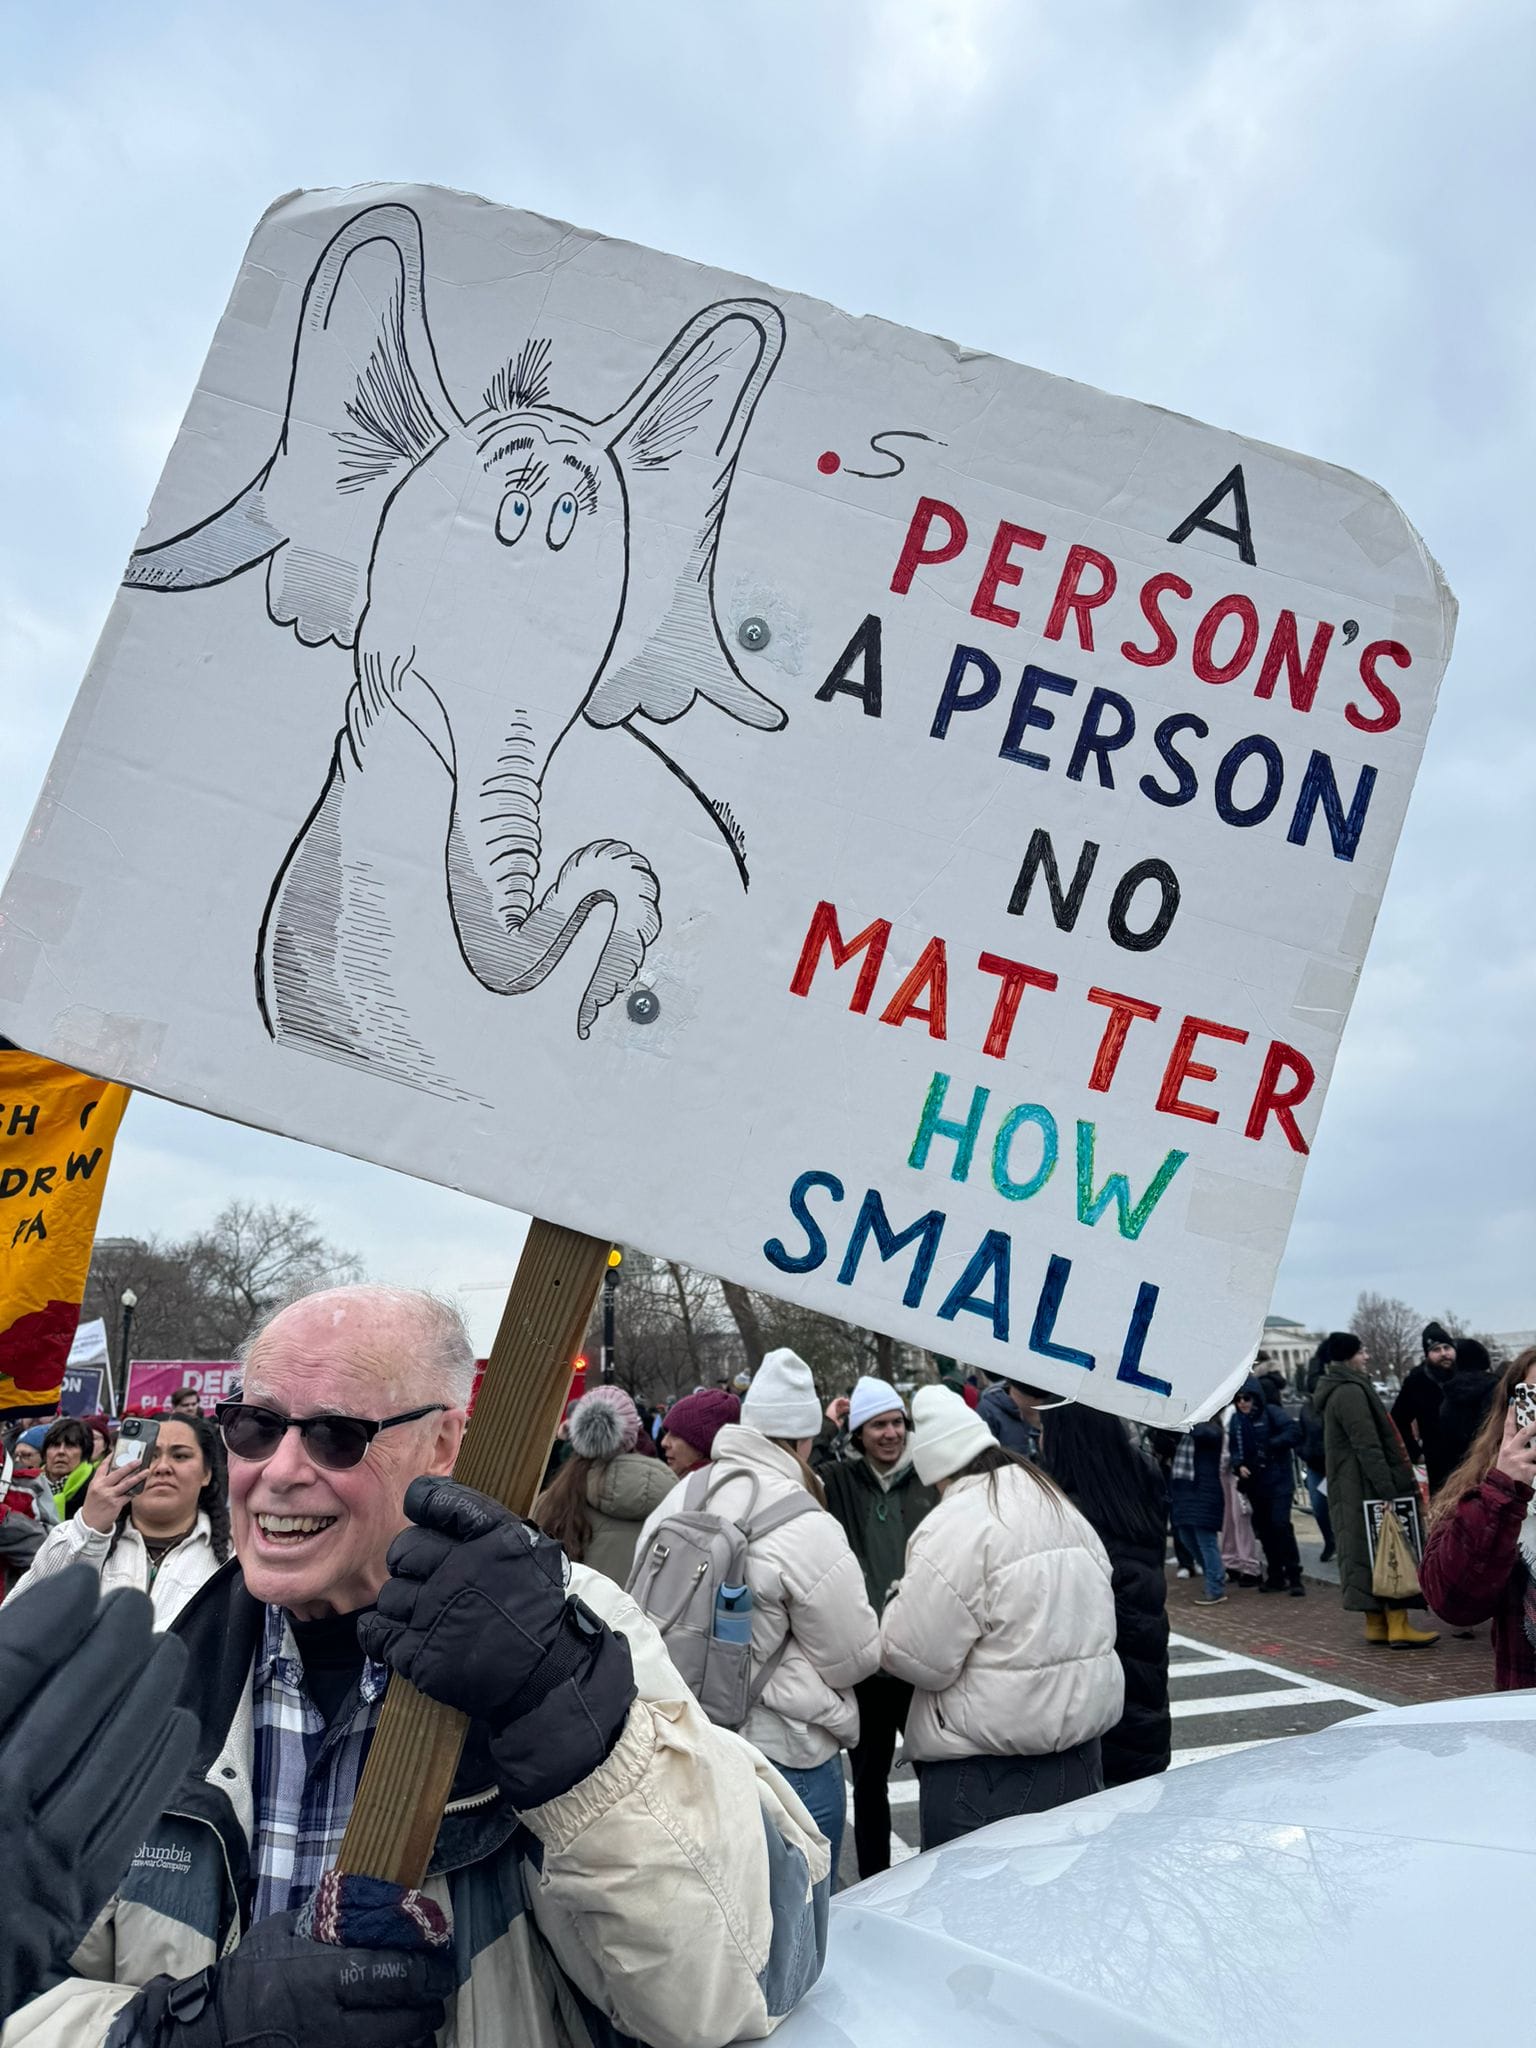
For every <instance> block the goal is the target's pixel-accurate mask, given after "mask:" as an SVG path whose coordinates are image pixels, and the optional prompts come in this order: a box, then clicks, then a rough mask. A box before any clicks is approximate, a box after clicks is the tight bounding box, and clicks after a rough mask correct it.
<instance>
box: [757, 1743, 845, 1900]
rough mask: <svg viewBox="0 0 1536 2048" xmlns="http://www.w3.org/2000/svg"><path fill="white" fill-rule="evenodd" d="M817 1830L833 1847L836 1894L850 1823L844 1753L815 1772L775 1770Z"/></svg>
mask: <svg viewBox="0 0 1536 2048" xmlns="http://www.w3.org/2000/svg"><path fill="white" fill-rule="evenodd" d="M774 1768H775V1770H777V1771H778V1772H779V1773H780V1775H781V1776H782V1777H783V1779H784V1782H785V1783H786V1784H787V1785H788V1786H789V1788H790V1790H791V1791H792V1792H793V1793H794V1794H795V1796H796V1798H797V1799H798V1800H799V1801H800V1803H801V1805H802V1806H803V1807H804V1808H805V1810H806V1812H807V1813H808V1814H809V1815H810V1816H811V1819H812V1820H813V1821H815V1823H816V1825H817V1827H819V1828H820V1829H821V1832H822V1833H823V1834H824V1835H825V1836H826V1838H827V1840H828V1841H829V1842H830V1843H831V1844H832V1884H831V1889H832V1890H833V1891H836V1890H837V1866H838V1862H839V1860H840V1859H841V1857H842V1853H843V1828H844V1825H845V1823H846V1822H847V1819H848V1790H847V1787H846V1785H845V1784H844V1782H843V1752H842V1751H841V1750H839V1751H838V1752H837V1755H836V1756H829V1757H828V1758H827V1760H826V1762H825V1763H824V1764H818V1765H817V1766H816V1768H815V1770H813V1771H791V1770H789V1769H787V1768H786V1767H785V1766H784V1765H783V1764H776V1765H775V1766H774Z"/></svg>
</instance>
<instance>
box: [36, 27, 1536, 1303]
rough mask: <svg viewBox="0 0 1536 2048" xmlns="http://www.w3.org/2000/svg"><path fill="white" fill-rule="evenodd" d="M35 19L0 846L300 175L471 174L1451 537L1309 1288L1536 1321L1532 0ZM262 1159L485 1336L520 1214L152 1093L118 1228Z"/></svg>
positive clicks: (267, 1178) (359, 1246) (1315, 1196)
mask: <svg viewBox="0 0 1536 2048" xmlns="http://www.w3.org/2000/svg"><path fill="white" fill-rule="evenodd" d="M0 33H3V47H4V48H5V51H6V61H5V64H4V67H3V70H0V170H3V189H4V191H5V233H4V238H3V239H4V246H5V265H4V290H3V292H0V433H3V445H4V449H5V474H6V488H5V490H4V492H3V494H0V677H3V686H4V690H5V703H6V706H7V709H8V713H9V717H8V721H7V725H6V739H5V760H6V773H5V776H4V778H3V781H0V850H8V849H9V848H11V847H12V846H14V844H15V843H16V841H17V839H18V837H19V835H20V833H21V831H22V829H23V828H24V825H25V822H26V818H27V814H28V811H29V809H30V806H31V803H32V801H33V798H34V796H35V795H36V792H37V789H38V786H39V783H40V781H41V778H42V775H43V772H44V769H45V767H46V765H47V761H48V758H49V755H50V753H51V751H52V748H53V745H54V742H55V740H56V738H57V736H58V732H59V729H60V727H61V725H62V723H63V720H64V717H65V714H66V711H67V709H68V706H69V703H70V700H71V698H72V696H73V694H74V691H75V688H76V685H77V683H78V681H79V678H80V675H81V673H82V671H83V669H84V667H85V663H86V661H87V658H88V656H89V653H90V649H91V646H92V643H93V641H94V639H95V636H96V634H97V632H98V630H99V628H100V625H101V622H102V620H103V618H104V617H105V614H106V611H107V608H108V606H109V604H110V603H111V600H112V596H113V591H114V587H115V585H116V583H117V579H118V577H119V575H120V574H121V570H122V565H123V562H124V559H125V557H126V555H127V553H128V550H129V548H130V547H131V545H132V544H133V540H134V537H135V535H136V534H137V532H138V529H139V526H140V523H141V521H142V518H143V514H144V510H145V507H146V505H147V504H148V501H149V497H150V494H151V492H152V490H153V487H154V483H155V479H156V477H157V476H158V474H159V471H160V468H161V465H162V463H163V461H164V459H165V456H166V453H167V451H168V449H169V447H170V444H171V441H172V439H173V437H174V434H175V431H176V428H177V425H178V423H179V421H180V418H181V414H182V411H183V409H184V407H185V405H186V402H187V399H188V397H189V396H190V393H191V391H192V388H193V385H194V383H195V381H196V378H197V375H198V371H199V369H200V367H201V363H202V359H203V355H204V353H205V351H206V348H207V345H208V341H209V338H210V336H211V334H212V332H213V328H214V325H215V323H216V321H217V319H218V317H219V315H220V312H221V311H222V309H223V306H224V302H225V300H226V298H227V296H228V294H229V290H230V287H231V284H232V282H233V279H234V276H235V272H236V269H237V267H238V264H239V261H240V257H241V254H242V252H243V250H244V247H245V243H246V241H247V239H248V237H249V234H250V232H251V229H252V228H253V226H254V225H255V223H256V221H257V219H258V218H259V216H260V215H261V213H262V211H263V210H264V209H265V207H266V206H267V205H268V204H269V203H270V202H271V201H272V200H273V199H274V198H276V197H277V196H278V195H279V194H281V193H284V192H287V191H290V190H292V189H294V188H296V187H302V186H324V185H350V184H356V183H360V182H364V181H367V180H410V181H416V180H420V181H433V182H437V183H441V184H446V185H453V186H458V187H461V188H465V189H468V190H471V191H475V192H479V193H482V194H484V195H486V196H488V197H490V198H492V199H495V200H499V201H503V202H506V203H509V204H514V205H518V206H523V207H526V208H529V209H532V210H535V211H538V212H542V213H546V214H550V215H553V216H556V217H558V218H561V219H565V220H570V221H574V222H576V223H578V224H580V225H581V226H584V227H588V228H594V229H598V230H601V231H603V232H606V233H609V234H612V235H616V236H625V237H629V238H631V239H633V240H635V241H639V242H647V243H651V244H654V245H655V246H657V247H660V248H663V249H666V250H670V251H675V252H677V253H680V254H683V255H686V256H691V257H695V258H697V259H699V260H701V261H703V262H705V263H711V264H716V265H719V266H721V267H723V268H725V269H727V270H733V271H740V272H743V273H745V274H746V275H748V276H750V277H756V278H760V279H762V280H764V281H766V282H768V283H770V284H773V285H777V286H779V287H783V288H789V289H795V290H799V291H802V292H807V293H810V294H813V295H815V296H818V297H822V298H826V299H830V300H832V301H834V302H836V303H837V304H839V305H841V306H843V307H844V308H846V309H848V310H850V311H853V312H877V313H881V314H884V315H887V316H889V317H890V318H892V319H895V320H898V321H902V322H905V323H907V324H909V325H912V326H915V327H919V328H925V329H930V330H936V331H938V332H939V333H942V334H945V335H947V336H950V337H952V338H954V339H956V340H959V341H961V342H964V343H966V344H968V345H971V346H974V347H979V348H985V349H990V350H995V351H997V352H998V353H1000V354H1003V355H1006V356H1011V357H1013V358H1015V359H1017V360H1019V361H1022V362H1026V363H1031V364H1036V365H1039V366H1040V367H1042V368H1044V369H1048V370H1052V371H1056V372H1060V373H1062V374H1064V375H1067V376H1071V377H1074V378H1078V379H1081V380H1084V381H1086V382H1089V383H1093V384H1098V385H1101V386H1104V387H1106V388H1107V389H1109V390H1111V391H1115V392H1123V393H1126V394H1128V395H1130V396H1132V397H1135V398H1140V399H1146V400H1151V401H1154V402H1156V403H1158V404H1160V405H1164V406H1168V407H1172V408H1174V409H1176V410H1178V411H1181V412H1186V413H1192V414H1195V415H1197V416H1199V417H1201V418H1204V419H1207V420H1210V421H1212V422H1214V423H1216V424H1217V425H1220V426H1224V427H1229V428H1232V429H1235V430H1237V431H1239V432H1241V433H1244V434H1249V435H1254V436H1257V437H1259V438H1261V439H1264V440H1268V441H1275V442H1279V443H1281V444H1282V445H1285V446H1288V447H1292V448H1296V449H1299V450H1302V451H1303V452H1305V453H1307V454H1310V455H1315V456H1318V457H1322V458H1325V459H1327V460H1329V461H1332V462H1336V463H1340V464H1343V465H1345V466H1346V467H1348V468H1350V469H1354V470H1358V471H1360V472H1362V473H1363V474H1364V475H1366V476H1368V477H1371V478H1374V479H1375V480H1376V481H1377V482H1379V483H1381V484H1382V485H1384V486H1385V488H1386V489H1387V490H1388V491H1390V492H1391V493H1392V495H1393V496H1394V497H1395V498H1396V499H1397V500H1398V502H1399V503H1400V504H1401V505H1402V506H1403V508H1404V509H1405V511H1406V512H1407V514H1408V516H1409V517H1410V518H1411V519H1412V520H1413V521H1414V523H1415V524H1416V525H1417V526H1418V527H1419V529H1420V531H1421V532H1422V533H1423V534H1424V536H1425V538H1426V540H1427V542H1428V544H1429V546H1430V549H1431V550H1432V552H1433V553H1434V554H1435V555H1436V556H1437V557H1438V559H1439V560H1440V562H1441V563H1442V565H1443V566H1444V568H1445V571H1446V574H1447V576H1448V578H1449V581H1450V584H1451V587H1452V588H1453V589H1454V591H1455V592H1456V594H1457V596H1458V598H1459V600H1460V604H1461V621H1460V628H1459V633H1458V638H1457V645H1456V653H1455V656H1454V658H1453V660H1452V664H1451V668H1450V671H1449V674H1448V676H1447V679H1446V682H1445V685H1444V688H1443V691H1442V694H1441V699H1440V709H1439V712H1438V714H1437V717H1436V720H1435V724H1434V727H1433V729H1432V732H1431V735H1430V740H1429V746H1428V750H1427V752H1426V755H1425V758H1424V765H1423V769H1422V772H1421V774H1420V777H1419V781H1418V785H1417V789H1416V792H1415V795H1414V798H1413V803H1412V807H1411V809H1410V811H1409V815H1408V823H1407V828H1406V830H1405V832H1404V835H1403V839H1402V843H1401V846H1400V848H1399V852H1398V856H1397V863H1396V867H1395V869H1394V871H1393V875H1392V879H1391V882H1390V884H1389V886H1388V890H1387V896H1386V902H1385V907H1384V909H1383V912H1382V916H1381V920H1380V923H1379V925H1378V927H1377V931H1376V937H1375V940H1374V943H1373V946H1372V950H1371V953H1370V957H1369V960H1368V963H1367V966H1366V970H1365V974H1364V978H1363V980H1362V982H1361V984H1360V991H1359V996H1358V999H1357V1002H1356V1005H1355V1010H1354V1015H1353V1018H1352V1020H1351V1022H1350V1024H1349V1027H1348V1030H1347V1032H1346V1035H1345V1039H1344V1048H1343V1053H1342V1057H1341V1059H1340V1061H1339V1065H1338V1068H1337V1071H1336V1075H1335V1079H1334V1083H1333V1088H1332V1092H1331V1095H1330V1097H1329V1101H1328V1106H1327V1109H1326V1111H1325V1114H1324V1116H1323V1119H1322V1124H1321V1128H1320V1130H1319V1132H1318V1135H1317V1141H1316V1146H1315V1153H1314V1159H1313V1163H1312V1165H1311V1167H1310V1170H1309V1174H1308V1178H1307V1182H1306V1186H1305V1189H1304V1192H1303V1195H1302V1198H1301V1205H1300V1209H1299V1211H1298V1215H1297V1219H1296V1224H1295V1228H1294V1230H1293V1232H1292V1237H1291V1244H1290V1249H1289V1252H1288V1254H1287V1258H1286V1261H1285V1265H1284V1267H1283V1269H1282V1273H1281V1280H1280V1285H1279V1287H1278V1290H1277V1293H1276V1297H1275V1303H1274V1306H1275V1308H1276V1310H1277V1311H1278V1312H1280V1313H1284V1314H1290V1315H1293V1316H1296V1317H1298V1318H1300V1319H1302V1320H1304V1321H1307V1322H1310V1323H1313V1324H1318V1325H1321V1326H1323V1327H1328V1326H1330V1325H1333V1324H1337V1323H1339V1322H1340V1321H1342V1320H1343V1319H1345V1318H1346V1317H1347V1315H1348V1312H1349V1308H1350V1306H1351V1304H1352V1302H1353V1300H1354V1298H1355V1296H1356V1294H1357V1293H1358V1291H1359V1290H1360V1289H1361V1288H1362V1287H1372V1288H1378V1289H1380V1290H1382V1291H1384V1292H1387V1293H1393V1294H1401V1295H1403V1296H1405V1297H1406V1298H1408V1299H1409V1300H1410V1301H1412V1302H1414V1303H1415V1304H1416V1305H1418V1306H1419V1307H1421V1308H1423V1309H1425V1310H1426V1311H1433V1310H1438V1309H1440V1308H1442V1307H1445V1306H1450V1307H1453V1308H1455V1309H1456V1310H1458V1311H1459V1312H1460V1313H1462V1314H1464V1315H1466V1316H1467V1317H1469V1318H1471V1319H1472V1320H1473V1321H1474V1322H1475V1323H1477V1324H1478V1325H1479V1326H1481V1327H1484V1328H1491V1329H1513V1328H1525V1327H1529V1326H1531V1325H1533V1324H1536V1281H1533V1277H1532V1276H1533V1272H1536V1261H1533V1258H1532V1253H1533V1250H1536V1175H1533V1172H1532V1149H1533V1148H1532V1137H1533V1130H1532V1125H1533V1116H1532V1100H1533V1090H1532V1086H1531V1067H1532V1058H1531V1045H1532V1013H1533V1009H1536V935H1533V928H1532V918H1531V887H1530V876H1531V872H1532V851H1533V823H1536V729H1533V721H1532V715H1531V704H1532V692H1531V679H1530V669H1531V660H1532V656H1531V639H1532V635H1531V627H1530V623H1529V619H1530V605H1531V599H1530V593H1531V591H1532V590H1533V588H1536V575H1533V566H1532V565H1533V557H1536V549H1533V545H1532V543H1533V532H1532V509H1531V507H1532V487H1531V476H1532V470H1533V461H1532V458H1533V454H1536V448H1533V439H1536V404H1533V388H1536V387H1533V379H1532V365H1533V363H1536V269H1533V264H1532V259H1531V255H1530V221H1531V216H1532V199H1533V196H1536V195H1533V178H1532V170H1533V156H1536V140H1533V136H1536V127H1533V123H1532V120H1531V111H1530V108H1531V89H1532V84H1533V80H1536V10H1532V9H1531V8H1530V7H1529V6H1527V5H1524V4H1521V0H1510V4H1507V5H1500V4H1481V0H1383V4H1377V0H1347V4H1343V5H1340V4H1339V0H1261V4H1242V0H1140V4H1130V0H1125V4H1109V0H1103V4H1095V0H1072V4H1067V0H1054V4H1031V0H835V4H833V0H808V4H796V0H772V4H769V0H639V4H637V0H565V4H564V5H561V6H556V7H550V6H541V7H538V8H534V7H527V6H523V5H521V4H518V0H497V4H494V5H490V6H483V7H482V6H477V5H459V4H455V0H436V4H434V5H433V6H432V7H430V8H428V7H426V6H424V5H422V4H421V0H412V4H410V5H406V6H398V7H397V6H390V5H387V4H382V0H376V4H372V5H369V6H367V7H366V8H361V7H358V8H354V7H344V6H336V5H327V4H326V0H303V4H300V5H287V4H282V0H267V4H266V5H264V6H263V7H261V8H259V9H255V8H251V7H249V6H243V7H239V8H235V7H231V6H227V5H223V4H217V0H197V4H196V5H193V6H185V7H177V6H172V5H167V4H160V5H155V6H143V5H138V4H134V0H126V4H125V0H113V4H112V5H103V6H88V5H74V6H70V7H68V8H53V9H43V8H38V7H35V6H32V5H30V4H25V0H23V4H20V5H6V6H0ZM209 853H210V858H216V857H217V849H216V848H210V849H209ZM231 1194H239V1195H243V1196H250V1197H254V1198H257V1199H268V1198H270V1199H274V1200H278V1201H284V1202H287V1201H295V1202H302V1203H304V1204H306V1205H308V1206H309V1207H311V1208H312V1209H313V1210H314V1211H315V1213H316V1215H317V1217H318V1219H319V1221H320V1223H321V1225H322V1227H323V1228H324V1229H325V1230H326V1231H327V1233H328V1234H329V1235H330V1236H331V1237H333V1238H334V1239H335V1240H336V1241H337V1242H339V1243H341V1244H344V1245H346V1246H349V1247H351V1248H353V1249H355V1250H357V1251H358V1252H359V1253H361V1255H362V1256H363V1258H364V1260H365V1261H366V1263H367V1265H368V1267H369V1269H370V1272H371V1273H372V1274H373V1275H375V1276H376V1277H380V1278H390V1279H396V1280H402V1281H424V1282H429V1283H432V1284H436V1285H439V1286H444V1287H447V1288H450V1289H466V1290H468V1291H467V1292H466V1293H465V1295H464V1299H465V1303H466V1306H467V1307H469V1309H470V1310H471V1313H472V1315H473V1316H474V1317H475V1320H476V1326H477V1334H478V1335H480V1336H481V1337H482V1338H484V1337H488V1335H489V1331H490V1329H491V1327H492V1326H493V1324H494V1316H495V1309H496V1306H497V1305H498V1303H499V1290H500V1289H502V1288H503V1287H504V1286H505V1283H506V1280H507V1278H508V1277H509V1275H510V1272H511V1269H512V1264H513V1261H514V1254H515V1251H516V1248H517V1245H518V1243H519V1242H520V1239H521V1234H522V1230H523V1228H524V1219H522V1218H521V1217H517V1216H513V1215H511V1214H509V1213H508V1212H505V1211H501V1210H498V1209H495V1208H492V1207H491V1206H489V1205H487V1204H485V1203H480V1202H475V1201H471V1200H469V1199H468V1198H465V1197H461V1196H457V1195H454V1194H452V1193H449V1192H445V1191H443V1190H439V1189H434V1188H429V1187H426V1186H423V1185H420V1184H417V1183H415V1182H412V1181H408V1180H405V1179H402V1178H401V1177H399V1176H398V1175H392V1174H389V1173H386V1172H384V1171H382V1170H380V1169H375V1168H370V1167H365V1166H360V1165H357V1164H355V1163H353V1162H351V1161H348V1160H344V1159H340V1158H337V1157H334V1156H330V1155H327V1154H324V1153H321V1152H317V1151H312V1150H310V1149H308V1148H305V1147H303V1146H301V1145H298V1144H296V1143H292V1142H289V1141H286V1140H282V1139H277V1138H272V1137H266V1136H262V1135H260V1134H257V1133H253V1132H246V1131H244V1130H241V1129H239V1128H237V1127H235V1126H232V1125H227V1124H221V1123H218V1122H216V1121H214V1120H213V1119H211V1118H208V1117H205V1116H201V1115H198V1114H196V1113H194V1112H192V1111H190V1110H183V1109H178V1108H175V1107H172V1106H169V1105H165V1104H160V1103H156V1102H153V1101H151V1100H149V1099H148V1098H145V1097H141V1098H139V1099H138V1100H137V1101H136V1102H135V1104H134V1105H133V1107H132V1108H131V1110H130V1112H129V1116H128V1120H127V1122H126V1124H125V1126H124V1130H123V1135H122V1138H121V1140H120V1142H119V1146H118V1153H117V1162H116V1165H115V1167H114V1170H113V1176H112V1180H111V1184H110V1187H109V1190H108V1194H107V1199H106V1206H105V1211H104V1217H103V1228H104V1229H107V1230H110V1231H113V1232H117V1233H134V1234H147V1233H150V1232H161V1233H176V1232H180V1231H184V1230H187V1229H190V1228H192V1227H194V1226H196V1225H197V1224H199V1223H200V1222H202V1221H204V1220H206V1219H207V1218H209V1217H210V1216H211V1215H212V1214H213V1213H214V1211H215V1210H217V1208H218V1207H219V1206H220V1205H221V1203H222V1202H224V1201H225V1200H226V1199H228V1197H229V1196H230V1195H231Z"/></svg>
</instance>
